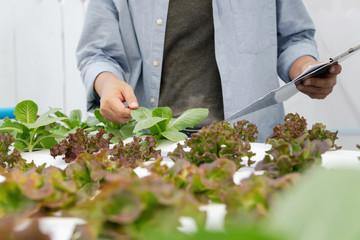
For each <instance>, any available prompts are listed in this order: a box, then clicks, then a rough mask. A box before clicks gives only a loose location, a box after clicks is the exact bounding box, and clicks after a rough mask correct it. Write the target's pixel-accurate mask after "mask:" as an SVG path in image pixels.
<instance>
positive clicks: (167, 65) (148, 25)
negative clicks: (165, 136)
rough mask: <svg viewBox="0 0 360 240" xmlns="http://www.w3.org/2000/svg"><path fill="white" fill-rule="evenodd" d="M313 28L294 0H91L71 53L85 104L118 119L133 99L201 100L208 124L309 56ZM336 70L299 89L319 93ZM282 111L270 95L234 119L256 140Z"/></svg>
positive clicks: (177, 110) (156, 102)
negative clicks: (253, 130) (251, 128)
mask: <svg viewBox="0 0 360 240" xmlns="http://www.w3.org/2000/svg"><path fill="white" fill-rule="evenodd" d="M314 33H315V30H314V26H313V23H312V21H311V19H310V17H309V16H308V14H307V12H306V9H305V7H304V5H303V3H302V1H301V0H292V1H288V0H251V1H250V0H90V2H89V6H88V10H87V17H86V20H85V24H84V30H83V33H82V37H81V40H80V43H79V46H78V50H77V57H78V62H79V69H80V70H81V73H82V77H83V80H84V84H85V86H86V88H87V98H88V108H89V110H90V109H93V108H95V107H98V105H99V104H100V112H101V114H102V115H103V116H104V117H105V118H107V119H108V120H110V121H113V122H120V123H124V122H126V121H128V120H129V119H131V116H130V112H131V110H132V109H136V108H137V107H138V106H139V105H140V106H145V107H148V108H155V107H158V106H169V107H171V108H172V109H173V112H174V116H175V117H176V116H178V115H179V114H181V112H183V111H185V110H186V109H188V108H194V107H207V108H209V110H210V114H209V117H208V118H207V119H206V120H205V122H204V124H209V123H211V122H212V121H220V120H223V119H224V118H226V117H228V116H230V115H231V114H232V113H234V112H235V111H236V110H238V109H240V108H242V107H245V106H246V105H248V104H249V103H251V102H252V101H254V100H255V99H257V98H259V97H260V96H262V95H264V94H265V93H267V92H268V91H270V90H272V89H275V88H277V87H278V80H277V77H278V75H279V76H280V77H281V78H282V79H283V80H284V81H285V82H289V81H291V80H292V79H294V78H295V77H296V76H298V75H299V74H301V73H302V72H303V71H304V70H305V69H306V67H307V66H309V65H311V64H316V63H317V62H316V59H317V50H316V43H315V41H314ZM340 72H341V67H340V66H339V65H337V66H334V67H332V68H331V69H330V70H329V73H328V74H327V75H326V76H325V77H324V78H313V79H308V80H307V81H305V82H304V84H302V85H299V86H298V89H299V90H300V91H302V92H303V93H305V94H307V95H309V96H310V97H312V98H325V97H326V96H327V95H328V94H329V93H330V92H331V91H332V89H333V87H334V85H335V84H336V75H337V74H339V73H340ZM99 96H100V102H99V101H98V99H99ZM124 103H126V105H127V106H126V105H125V104H124ZM283 117H284V109H283V106H282V104H277V105H275V106H271V107H268V108H266V109H263V110H260V111H258V112H255V113H252V114H248V115H246V116H243V117H242V119H248V120H249V121H250V122H252V123H255V124H256V125H257V126H258V128H259V132H260V133H259V140H260V141H264V139H265V138H266V137H267V136H268V135H270V133H271V131H272V127H273V126H275V125H277V124H278V123H279V122H281V121H282V119H283ZM239 120H240V119H239ZM198 127H201V126H198Z"/></svg>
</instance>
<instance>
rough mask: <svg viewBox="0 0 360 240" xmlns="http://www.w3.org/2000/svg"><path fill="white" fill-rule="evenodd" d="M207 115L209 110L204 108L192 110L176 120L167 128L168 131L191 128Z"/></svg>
mask: <svg viewBox="0 0 360 240" xmlns="http://www.w3.org/2000/svg"><path fill="white" fill-rule="evenodd" d="M208 115H209V110H208V109H206V108H193V109H189V110H187V111H185V112H184V113H183V114H181V115H180V116H179V117H178V118H176V119H175V120H174V121H171V123H170V124H169V126H168V129H176V130H178V131H181V130H184V129H186V128H192V127H194V126H195V125H196V124H198V123H200V122H201V121H202V120H204V119H205V118H206V117H207V116H208Z"/></svg>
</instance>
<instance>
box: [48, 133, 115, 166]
mask: <svg viewBox="0 0 360 240" xmlns="http://www.w3.org/2000/svg"><path fill="white" fill-rule="evenodd" d="M106 133H107V132H106V131H105V130H104V129H102V128H100V129H99V131H98V132H97V133H96V135H95V136H89V132H88V131H86V130H84V129H81V128H79V129H77V130H76V133H70V134H69V135H68V136H67V137H66V139H64V140H62V141H61V142H59V143H57V144H55V145H54V146H53V147H51V148H50V154H51V156H53V157H54V158H55V157H56V156H59V155H63V154H65V156H64V157H63V159H64V160H65V162H67V163H69V162H71V161H74V160H75V159H76V158H77V157H78V156H79V155H80V154H81V153H95V152H98V151H100V150H108V149H109V145H110V140H111V138H113V136H114V135H113V134H111V133H110V134H109V137H108V138H104V137H103V136H104V135H105V134H106Z"/></svg>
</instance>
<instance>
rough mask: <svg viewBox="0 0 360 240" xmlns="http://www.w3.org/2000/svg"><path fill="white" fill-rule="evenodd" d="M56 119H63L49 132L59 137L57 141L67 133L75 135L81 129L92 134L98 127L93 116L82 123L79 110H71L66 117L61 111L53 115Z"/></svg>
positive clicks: (97, 121)
mask: <svg viewBox="0 0 360 240" xmlns="http://www.w3.org/2000/svg"><path fill="white" fill-rule="evenodd" d="M54 114H55V115H56V116H57V117H61V118H65V119H63V120H61V123H62V124H60V123H57V125H56V126H53V127H52V128H51V132H52V133H54V134H57V135H61V136H62V137H61V138H58V139H57V140H62V139H64V138H65V137H66V136H67V135H68V134H69V133H75V132H76V130H77V129H79V128H82V129H84V130H86V131H88V132H94V131H96V130H98V129H99V128H100V127H99V126H98V125H99V123H100V122H99V120H98V119H97V118H96V117H94V116H89V117H88V118H87V119H86V120H85V122H82V113H81V111H80V110H78V109H75V110H72V111H71V112H70V114H69V116H67V115H66V114H64V113H63V112H61V111H57V112H55V113H54Z"/></svg>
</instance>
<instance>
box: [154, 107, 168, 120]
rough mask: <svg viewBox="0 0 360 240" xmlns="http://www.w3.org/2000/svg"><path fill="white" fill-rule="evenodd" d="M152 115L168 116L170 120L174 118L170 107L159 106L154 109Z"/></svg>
mask: <svg viewBox="0 0 360 240" xmlns="http://www.w3.org/2000/svg"><path fill="white" fill-rule="evenodd" d="M152 116H153V117H161V118H167V119H168V120H169V121H170V120H171V118H172V111H171V109H170V108H169V107H158V108H155V109H154V110H153V111H152Z"/></svg>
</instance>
